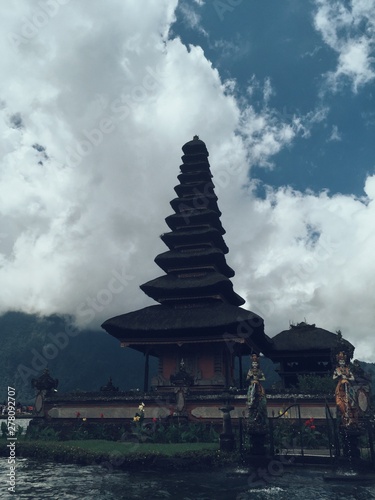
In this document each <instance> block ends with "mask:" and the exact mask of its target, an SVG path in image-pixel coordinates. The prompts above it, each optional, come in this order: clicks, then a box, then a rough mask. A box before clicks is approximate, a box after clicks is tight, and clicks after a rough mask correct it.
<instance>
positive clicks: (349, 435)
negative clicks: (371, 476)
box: [340, 427, 361, 460]
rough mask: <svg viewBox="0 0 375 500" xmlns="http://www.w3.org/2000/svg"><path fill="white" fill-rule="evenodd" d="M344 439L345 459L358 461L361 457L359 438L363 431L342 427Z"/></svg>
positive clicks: (341, 432) (341, 431)
mask: <svg viewBox="0 0 375 500" xmlns="http://www.w3.org/2000/svg"><path fill="white" fill-rule="evenodd" d="M340 434H341V438H342V443H343V446H342V448H343V449H342V451H343V455H344V457H345V458H347V459H349V460H358V459H360V457H361V453H360V450H359V443H358V440H359V436H360V435H361V431H360V430H359V429H358V428H350V427H342V428H341V429H340Z"/></svg>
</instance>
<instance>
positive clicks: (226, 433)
mask: <svg viewBox="0 0 375 500" xmlns="http://www.w3.org/2000/svg"><path fill="white" fill-rule="evenodd" d="M232 410H234V406H229V405H227V406H224V407H222V408H220V411H222V412H223V432H222V433H221V434H220V451H233V450H234V449H235V448H236V443H235V441H234V434H233V430H232V421H231V418H230V412H231V411H232Z"/></svg>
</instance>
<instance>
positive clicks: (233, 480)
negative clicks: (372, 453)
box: [0, 458, 375, 500]
mask: <svg viewBox="0 0 375 500" xmlns="http://www.w3.org/2000/svg"><path fill="white" fill-rule="evenodd" d="M7 471H8V464H7V459H6V458H0V476H1V486H0V498H1V499H13V500H15V499H17V500H18V499H20V500H23V499H30V500H31V499H59V500H60V499H67V500H69V499H90V500H92V499H95V500H101V499H103V500H114V499H116V500H117V499H127V500H135V499H142V500H143V499H147V500H153V499H171V500H172V499H173V500H248V499H249V500H250V499H251V500H258V499H275V500H276V499H277V500H284V499H285V500H286V499H288V500H295V499H298V500H301V499H303V500H320V499H327V500H335V499H337V500H344V499H345V500H369V499H375V483H374V484H361V483H342V482H341V483H340V482H339V481H338V482H325V481H324V480H323V474H325V473H327V472H328V471H326V470H323V469H304V470H297V469H294V470H291V469H289V468H284V469H283V470H282V471H280V470H277V469H276V468H275V471H274V473H273V475H270V474H268V475H267V476H266V481H263V482H260V481H259V480H258V479H255V478H254V477H253V476H251V475H249V474H248V473H247V472H246V471H245V470H240V469H237V470H235V469H228V470H220V471H210V472H207V473H206V472H195V473H192V472H170V471H168V470H166V471H160V472H157V473H156V472H138V473H135V472H123V471H112V472H108V470H106V469H105V468H103V467H100V466H87V467H84V466H77V465H63V464H56V463H53V462H41V461H37V460H32V459H22V458H18V459H17V476H16V484H17V486H16V494H9V493H8V492H7V485H6V479H7V478H6V473H7Z"/></svg>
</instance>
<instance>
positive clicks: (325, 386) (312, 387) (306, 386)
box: [297, 375, 336, 394]
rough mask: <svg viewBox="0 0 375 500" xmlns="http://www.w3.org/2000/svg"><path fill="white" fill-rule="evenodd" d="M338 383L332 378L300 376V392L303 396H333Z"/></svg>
mask: <svg viewBox="0 0 375 500" xmlns="http://www.w3.org/2000/svg"><path fill="white" fill-rule="evenodd" d="M335 386H336V383H335V381H334V380H333V379H332V377H330V376H328V375H325V376H323V377H319V376H316V375H298V386H297V388H298V390H299V391H300V392H302V393H303V394H333V393H334V392H335Z"/></svg>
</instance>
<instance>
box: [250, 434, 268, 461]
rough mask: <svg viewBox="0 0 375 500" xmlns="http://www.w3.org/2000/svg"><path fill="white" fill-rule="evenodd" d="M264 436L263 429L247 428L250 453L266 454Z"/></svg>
mask: <svg viewBox="0 0 375 500" xmlns="http://www.w3.org/2000/svg"><path fill="white" fill-rule="evenodd" d="M266 436H267V432H265V431H256V430H251V429H250V430H249V438H250V454H251V455H256V456H265V455H266V446H265V445H266Z"/></svg>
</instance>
